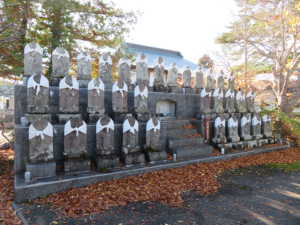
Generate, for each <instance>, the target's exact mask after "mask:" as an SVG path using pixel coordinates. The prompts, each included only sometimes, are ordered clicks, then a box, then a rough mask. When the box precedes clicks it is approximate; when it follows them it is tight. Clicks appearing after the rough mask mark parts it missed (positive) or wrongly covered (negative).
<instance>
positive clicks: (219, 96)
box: [211, 87, 224, 113]
mask: <svg viewBox="0 0 300 225" xmlns="http://www.w3.org/2000/svg"><path fill="white" fill-rule="evenodd" d="M223 99H224V92H223V90H222V89H221V88H219V87H218V88H217V89H216V90H215V91H214V93H213V103H214V107H213V109H212V111H211V112H213V113H224V108H223Z"/></svg>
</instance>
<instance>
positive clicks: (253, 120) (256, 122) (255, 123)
mask: <svg viewBox="0 0 300 225" xmlns="http://www.w3.org/2000/svg"><path fill="white" fill-rule="evenodd" d="M257 124H259V125H261V119H259V120H258V119H257V116H254V117H253V119H252V125H253V126H255V125H257Z"/></svg>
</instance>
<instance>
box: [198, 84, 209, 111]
mask: <svg viewBox="0 0 300 225" xmlns="http://www.w3.org/2000/svg"><path fill="white" fill-rule="evenodd" d="M200 111H201V113H211V92H210V89H209V88H208V87H206V88H204V89H203V90H202V91H201V94H200Z"/></svg>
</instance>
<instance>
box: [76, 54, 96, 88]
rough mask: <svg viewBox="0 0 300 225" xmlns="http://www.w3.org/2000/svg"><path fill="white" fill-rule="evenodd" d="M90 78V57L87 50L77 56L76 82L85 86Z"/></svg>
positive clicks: (80, 85)
mask: <svg viewBox="0 0 300 225" xmlns="http://www.w3.org/2000/svg"><path fill="white" fill-rule="evenodd" d="M91 80H92V58H91V56H90V55H89V54H88V53H87V52H81V53H80V54H79V55H78V56H77V82H78V83H79V87H82V88H87V87H88V83H89V82H90V81H91Z"/></svg>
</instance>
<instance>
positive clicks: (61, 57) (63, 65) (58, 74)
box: [51, 46, 70, 86]
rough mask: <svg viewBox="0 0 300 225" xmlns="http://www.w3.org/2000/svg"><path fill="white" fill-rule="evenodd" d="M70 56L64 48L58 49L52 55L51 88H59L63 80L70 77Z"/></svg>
mask: <svg viewBox="0 0 300 225" xmlns="http://www.w3.org/2000/svg"><path fill="white" fill-rule="evenodd" d="M69 60H70V55H69V53H68V52H67V50H65V49H64V48H63V47H61V46H59V47H57V48H56V49H55V50H54V51H53V53H52V75H51V86H58V85H59V82H60V80H61V79H63V78H64V77H66V76H68V75H69V67H70V63H69Z"/></svg>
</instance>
